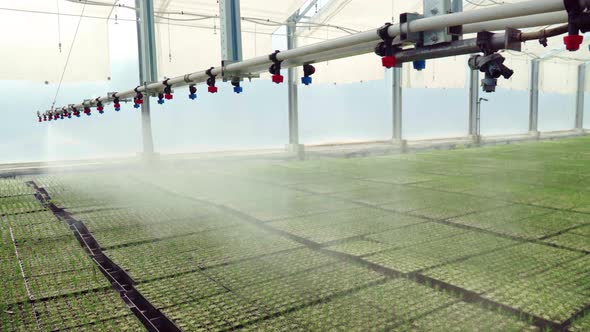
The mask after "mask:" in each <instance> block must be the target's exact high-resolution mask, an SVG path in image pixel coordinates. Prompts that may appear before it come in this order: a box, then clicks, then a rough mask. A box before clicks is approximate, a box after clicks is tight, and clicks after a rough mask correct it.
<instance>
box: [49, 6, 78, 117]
mask: <svg viewBox="0 0 590 332" xmlns="http://www.w3.org/2000/svg"><path fill="white" fill-rule="evenodd" d="M85 9H86V3H84V6H83V7H82V11H81V12H80V17H79V18H78V25H77V26H76V31H75V32H74V38H73V39H72V44H71V45H70V50H69V51H68V57H67V58H66V63H65V64H64V69H63V71H62V73H61V78H60V79H59V84H58V85H57V90H56V91H55V96H54V97H53V102H52V103H51V109H53V107H54V106H55V102H56V100H57V96H58V95H59V91H60V89H61V84H62V83H63V80H64V76H65V74H66V70H67V69H68V64H69V63H70V56H71V55H72V50H73V49H74V45H75V43H76V37H77V36H78V30H80V23H81V22H82V17H83V16H84V10H85Z"/></svg>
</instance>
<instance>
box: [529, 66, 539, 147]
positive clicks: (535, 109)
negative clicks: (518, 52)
mask: <svg viewBox="0 0 590 332" xmlns="http://www.w3.org/2000/svg"><path fill="white" fill-rule="evenodd" d="M540 68H541V61H540V60H538V59H535V60H533V61H531V80H530V83H531V86H530V90H529V94H530V101H529V134H530V135H532V136H537V137H538V136H539V74H540Z"/></svg>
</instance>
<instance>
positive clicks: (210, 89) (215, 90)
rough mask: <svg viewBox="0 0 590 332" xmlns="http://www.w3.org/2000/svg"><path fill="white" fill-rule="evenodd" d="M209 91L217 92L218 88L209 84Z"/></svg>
mask: <svg viewBox="0 0 590 332" xmlns="http://www.w3.org/2000/svg"><path fill="white" fill-rule="evenodd" d="M207 91H208V92H209V93H217V91H218V89H217V87H216V86H209V87H207Z"/></svg>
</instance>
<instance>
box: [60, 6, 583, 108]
mask: <svg viewBox="0 0 590 332" xmlns="http://www.w3.org/2000/svg"><path fill="white" fill-rule="evenodd" d="M565 1H566V2H567V1H568V0H565ZM575 1H580V4H582V3H586V2H590V0H575ZM584 5H585V4H584ZM564 9H566V8H565V5H564V0H534V1H527V2H521V3H514V4H506V5H501V6H495V7H490V8H482V9H477V10H473V11H468V12H459V13H453V14H446V15H441V16H434V17H428V18H421V19H417V20H414V21H411V22H408V23H404V24H392V25H389V26H388V27H387V29H386V34H387V35H388V36H389V38H391V39H393V38H395V37H397V36H399V35H400V34H401V33H402V32H404V33H407V32H424V31H433V30H439V29H445V28H449V27H454V26H463V25H467V27H469V24H476V23H481V22H486V21H497V20H503V19H508V18H515V17H519V16H525V17H526V16H530V15H536V14H546V13H552V12H563V10H564ZM531 24H532V23H531ZM467 31H469V29H467ZM382 32H383V30H382V29H378V30H371V31H366V32H361V33H357V34H354V35H350V36H345V37H341V38H337V39H333V40H328V41H325V42H321V43H316V44H312V45H307V46H303V47H299V48H296V49H292V50H286V51H282V52H278V51H277V52H275V53H273V54H271V55H270V56H260V57H255V58H252V59H248V60H244V61H241V62H237V63H232V64H229V65H227V66H225V67H211V68H210V69H208V70H204V71H199V72H194V73H190V74H186V75H184V76H179V77H175V78H170V79H167V80H165V81H163V82H153V83H146V84H144V85H141V86H137V87H136V88H134V89H131V90H127V91H123V92H116V93H113V94H111V95H108V96H104V97H99V98H96V99H93V100H87V101H84V102H83V103H80V104H75V105H70V106H69V107H64V108H62V110H64V111H67V110H68V109H70V110H71V109H73V110H80V109H84V112H85V113H87V114H89V112H90V109H89V108H90V107H94V106H96V107H97V109H99V111H101V112H102V109H103V107H104V106H103V105H104V103H108V102H114V103H115V107H116V108H117V106H118V104H119V102H120V101H121V100H124V99H127V98H132V97H134V100H135V101H136V102H141V100H142V98H143V93H146V94H152V93H158V95H159V97H160V96H162V95H163V92H165V90H166V91H168V92H169V91H170V88H171V87H173V86H174V87H176V86H184V85H190V86H191V95H193V94H194V93H193V90H194V89H195V88H194V85H196V84H198V83H203V82H207V85H208V86H209V92H217V90H216V87H215V80H216V78H217V77H219V76H222V77H223V76H224V75H233V76H246V77H248V76H249V75H251V74H255V73H260V72H262V71H264V68H267V67H268V66H269V65H273V67H274V68H275V71H274V72H273V74H274V75H273V81H275V79H276V81H275V83H280V78H282V76H280V68H281V65H283V67H285V68H286V65H287V64H288V62H289V60H292V63H295V62H296V61H294V60H296V59H298V58H302V57H305V56H309V55H314V54H320V53H322V52H330V51H331V50H335V49H345V48H348V47H353V48H354V47H357V46H359V45H363V44H369V43H372V44H373V46H374V45H375V44H376V43H378V42H380V41H382V40H383V34H382ZM283 62H285V63H284V64H283ZM273 67H271V71H272V70H273V69H272V68H273ZM254 68H256V71H254V70H253V69H254ZM276 69H278V70H276ZM167 94H169V93H167ZM119 107H120V106H119ZM78 113H79V111H78Z"/></svg>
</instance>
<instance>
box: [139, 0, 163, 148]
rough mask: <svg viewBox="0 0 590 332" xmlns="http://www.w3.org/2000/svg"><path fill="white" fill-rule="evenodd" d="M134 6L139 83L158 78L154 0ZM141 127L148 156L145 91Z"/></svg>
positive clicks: (149, 132)
mask: <svg viewBox="0 0 590 332" xmlns="http://www.w3.org/2000/svg"><path fill="white" fill-rule="evenodd" d="M135 8H136V17H137V39H138V40H137V46H138V56H139V80H140V83H141V84H145V83H147V82H154V81H156V80H157V79H158V71H157V61H156V39H155V33H154V31H155V30H154V2H153V0H135ZM141 128H142V136H143V154H144V156H146V157H149V156H151V155H153V153H154V141H153V136H152V120H151V116H150V98H149V95H148V94H147V93H146V98H144V101H143V104H142V105H141Z"/></svg>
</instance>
